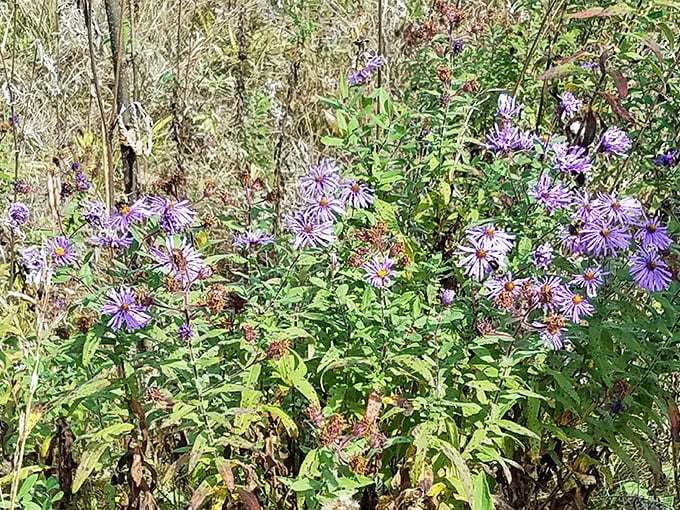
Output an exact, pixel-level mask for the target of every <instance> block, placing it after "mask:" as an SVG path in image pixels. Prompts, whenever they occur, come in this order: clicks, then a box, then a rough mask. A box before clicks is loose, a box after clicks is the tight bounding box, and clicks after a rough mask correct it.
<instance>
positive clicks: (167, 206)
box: [147, 197, 196, 234]
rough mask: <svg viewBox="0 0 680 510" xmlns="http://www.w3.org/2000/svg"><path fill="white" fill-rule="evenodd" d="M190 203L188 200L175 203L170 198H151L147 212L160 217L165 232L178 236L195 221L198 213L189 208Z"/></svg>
mask: <svg viewBox="0 0 680 510" xmlns="http://www.w3.org/2000/svg"><path fill="white" fill-rule="evenodd" d="M188 203H189V201H188V200H180V201H179V202H175V201H174V200H171V199H169V198H162V197H149V198H148V199H147V210H148V211H149V212H150V213H151V214H157V215H158V216H160V226H161V228H162V229H163V230H165V231H166V232H168V233H169V234H176V233H177V232H179V231H180V230H182V229H184V228H186V227H188V226H190V225H191V224H192V223H193V221H194V215H195V214H196V213H195V212H194V211H192V210H191V209H190V208H189V207H188V206H187V204H188Z"/></svg>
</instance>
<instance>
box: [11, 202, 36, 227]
mask: <svg viewBox="0 0 680 510" xmlns="http://www.w3.org/2000/svg"><path fill="white" fill-rule="evenodd" d="M30 215H31V211H30V210H29V209H28V206H27V205H26V204H24V203H23V202H14V203H13V204H10V206H9V207H8V208H7V216H8V217H9V224H10V225H11V226H12V227H18V226H20V225H23V224H24V223H26V221H28V218H29V216H30Z"/></svg>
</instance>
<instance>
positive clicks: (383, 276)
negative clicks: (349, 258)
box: [363, 257, 394, 289]
mask: <svg viewBox="0 0 680 510" xmlns="http://www.w3.org/2000/svg"><path fill="white" fill-rule="evenodd" d="M393 265H394V261H393V260H392V259H390V258H388V257H383V258H382V259H381V258H380V257H373V258H372V259H371V261H370V262H367V263H366V264H364V265H363V268H364V269H365V270H366V274H365V275H364V278H366V280H367V281H368V283H370V284H371V285H372V286H373V287H375V288H377V289H381V288H383V287H386V286H387V285H389V284H390V282H391V278H393V277H394V271H392V266H393Z"/></svg>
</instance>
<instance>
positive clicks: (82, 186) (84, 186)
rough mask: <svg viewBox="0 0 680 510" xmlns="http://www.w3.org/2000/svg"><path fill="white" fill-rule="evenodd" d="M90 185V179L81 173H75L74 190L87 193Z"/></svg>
mask: <svg viewBox="0 0 680 510" xmlns="http://www.w3.org/2000/svg"><path fill="white" fill-rule="evenodd" d="M91 185H92V184H91V183H90V179H88V178H87V176H86V175H85V174H84V173H83V172H76V189H77V190H78V191H87V190H89V189H90V186H91Z"/></svg>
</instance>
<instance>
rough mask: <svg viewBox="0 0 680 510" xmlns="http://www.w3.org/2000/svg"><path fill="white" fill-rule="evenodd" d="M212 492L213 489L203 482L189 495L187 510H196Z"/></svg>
mask: <svg viewBox="0 0 680 510" xmlns="http://www.w3.org/2000/svg"><path fill="white" fill-rule="evenodd" d="M212 492H213V488H212V487H210V484H209V483H208V482H206V481H205V480H203V481H202V482H201V485H199V486H198V488H197V489H196V490H195V491H194V493H193V494H192V495H191V500H189V510H197V509H198V508H199V507H200V506H201V505H202V504H203V501H204V500H205V498H207V497H208V496H209V495H210V494H211V493H212Z"/></svg>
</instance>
